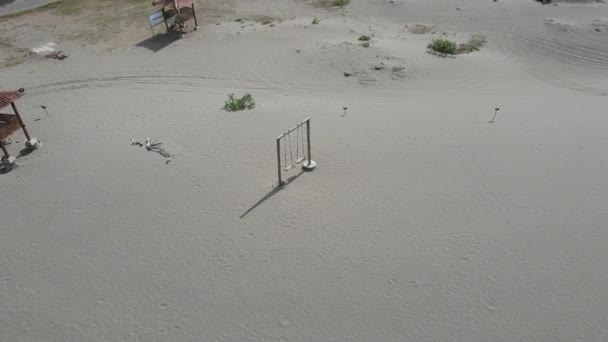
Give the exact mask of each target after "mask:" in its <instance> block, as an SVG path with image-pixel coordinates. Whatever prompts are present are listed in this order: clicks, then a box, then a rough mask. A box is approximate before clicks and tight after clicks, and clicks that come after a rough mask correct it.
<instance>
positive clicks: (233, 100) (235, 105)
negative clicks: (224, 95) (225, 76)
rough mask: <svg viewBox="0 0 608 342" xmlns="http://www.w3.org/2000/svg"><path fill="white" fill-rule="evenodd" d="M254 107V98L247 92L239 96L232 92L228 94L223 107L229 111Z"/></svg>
mask: <svg viewBox="0 0 608 342" xmlns="http://www.w3.org/2000/svg"><path fill="white" fill-rule="evenodd" d="M254 107H255V100H254V99H253V96H251V94H249V93H245V95H243V96H242V97H241V98H239V97H237V96H235V95H234V93H232V94H229V95H228V100H226V102H225V103H224V109H225V110H227V111H229V112H236V111H239V110H245V109H253V108H254Z"/></svg>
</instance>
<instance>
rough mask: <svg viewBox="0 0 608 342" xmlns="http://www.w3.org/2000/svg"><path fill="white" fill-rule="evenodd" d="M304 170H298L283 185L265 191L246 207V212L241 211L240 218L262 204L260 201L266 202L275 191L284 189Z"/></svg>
mask: <svg viewBox="0 0 608 342" xmlns="http://www.w3.org/2000/svg"><path fill="white" fill-rule="evenodd" d="M304 172H305V171H303V170H302V171H300V173H298V174H297V175H293V176H291V177H289V178H288V179H287V180H286V181H285V183H284V184H283V186H278V185H277V186H275V187H274V188H273V189H272V190H271V191H270V192H269V193H267V194H266V195H264V197H262V198H261V199H260V200H259V201H257V202H256V203H255V204H254V205H252V206H251V208H249V209H247V211H246V212H244V213H243V215H241V218H244V217H245V216H247V215H248V214H249V213H250V212H252V211H253V210H254V209H255V208H257V207H259V206H260V205H262V203H264V202H266V201H267V200H268V199H270V198H271V197H272V196H274V195H276V193H277V192H279V191H281V190H282V189H284V188H285V187H286V186H287V185H289V184H290V183H292V182H293V181H295V180H296V179H297V178H298V177H300V176H301V175H302V174H303V173H304Z"/></svg>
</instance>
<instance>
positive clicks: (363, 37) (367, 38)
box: [359, 35, 372, 42]
mask: <svg viewBox="0 0 608 342" xmlns="http://www.w3.org/2000/svg"><path fill="white" fill-rule="evenodd" d="M371 39H372V38H371V37H370V36H366V35H362V36H361V37H359V41H361V42H369V41H370V40H371Z"/></svg>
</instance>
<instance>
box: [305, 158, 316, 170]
mask: <svg viewBox="0 0 608 342" xmlns="http://www.w3.org/2000/svg"><path fill="white" fill-rule="evenodd" d="M315 167H317V163H315V161H314V160H311V161H310V163H309V162H308V160H306V161H305V162H304V165H302V169H303V170H304V171H312V170H314V169H315Z"/></svg>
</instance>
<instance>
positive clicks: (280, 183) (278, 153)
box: [277, 137, 283, 186]
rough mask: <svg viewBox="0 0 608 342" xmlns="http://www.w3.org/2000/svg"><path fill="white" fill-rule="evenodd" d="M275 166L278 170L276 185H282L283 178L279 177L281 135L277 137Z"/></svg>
mask: <svg viewBox="0 0 608 342" xmlns="http://www.w3.org/2000/svg"><path fill="white" fill-rule="evenodd" d="M277 166H278V168H277V170H278V171H279V184H278V186H283V180H282V179H281V137H278V138H277Z"/></svg>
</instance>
